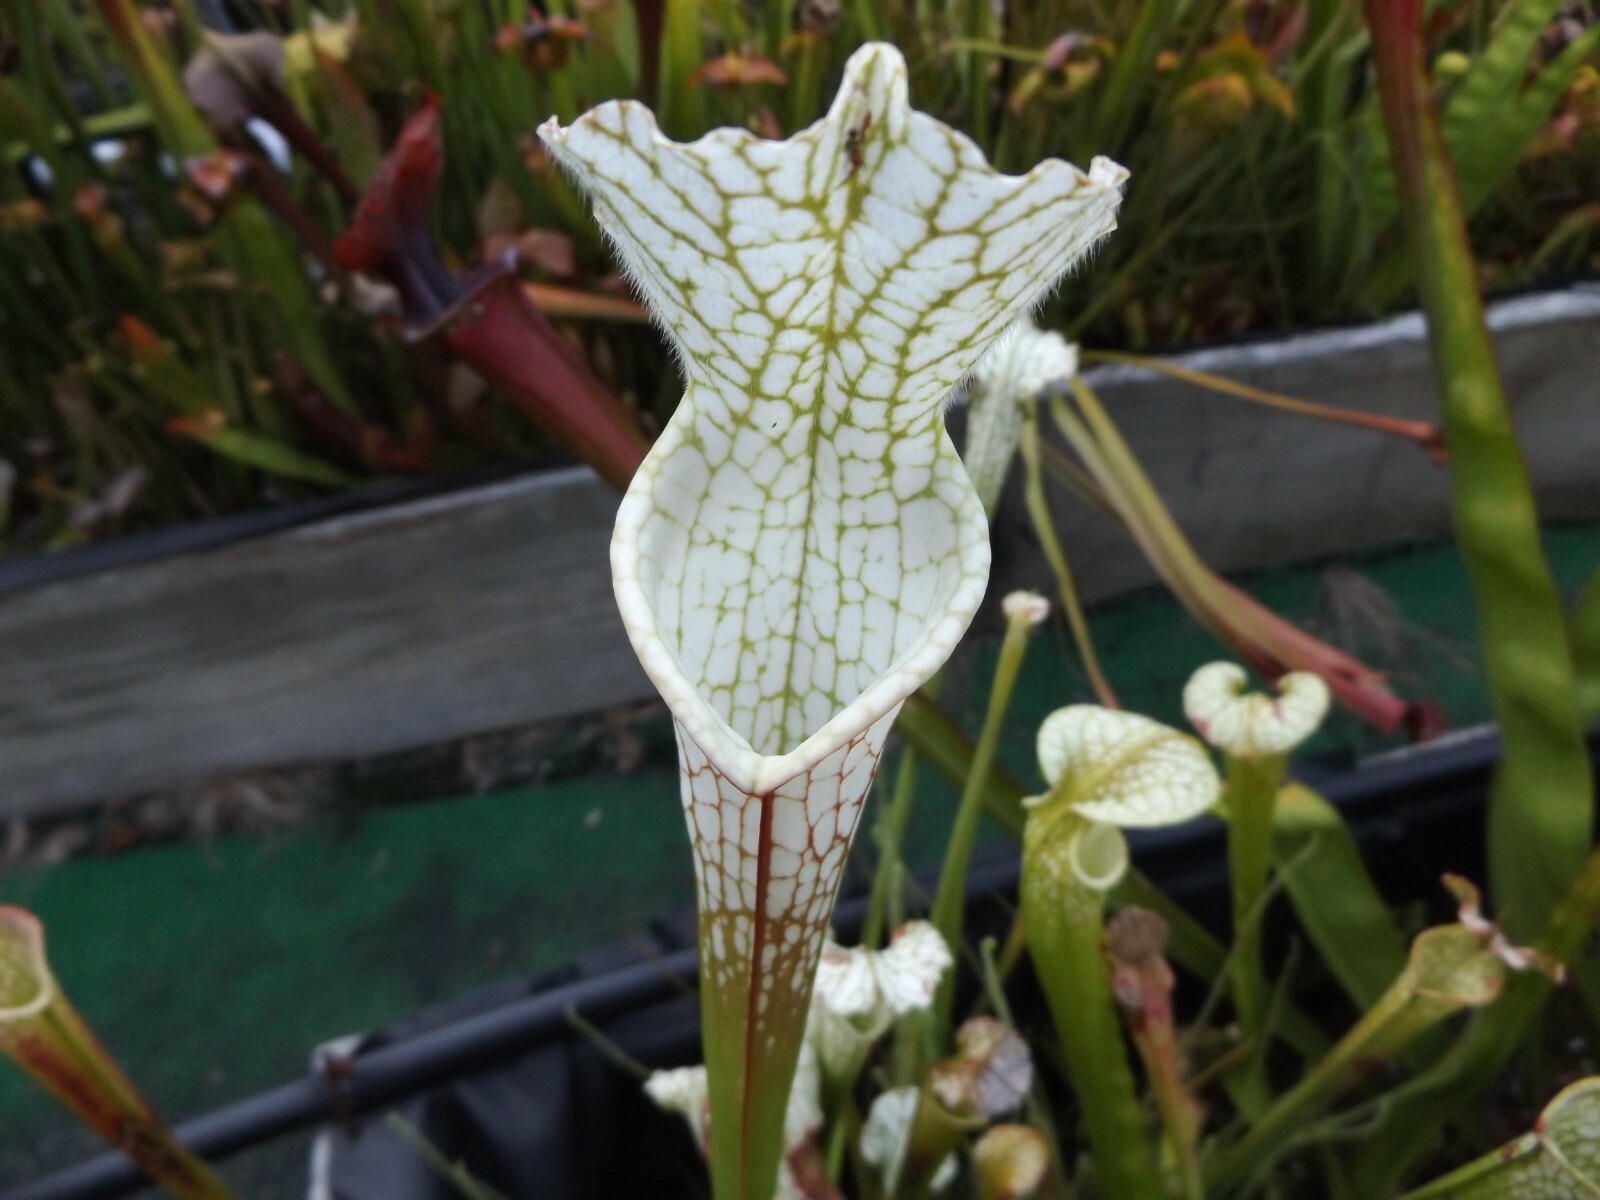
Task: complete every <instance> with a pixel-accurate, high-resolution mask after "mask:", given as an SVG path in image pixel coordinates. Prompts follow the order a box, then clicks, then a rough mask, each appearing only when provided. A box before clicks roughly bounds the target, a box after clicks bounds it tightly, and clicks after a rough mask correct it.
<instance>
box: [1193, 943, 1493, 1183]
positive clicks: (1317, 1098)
mask: <svg viewBox="0 0 1600 1200" xmlns="http://www.w3.org/2000/svg"><path fill="white" fill-rule="evenodd" d="M1504 978H1505V976H1504V970H1503V968H1502V967H1501V965H1500V962H1499V960H1498V959H1496V958H1495V957H1494V955H1493V954H1492V953H1490V951H1489V950H1488V948H1487V946H1486V944H1485V941H1484V939H1483V938H1481V937H1479V936H1478V935H1477V934H1475V933H1472V932H1471V931H1469V930H1467V929H1465V928H1463V927H1462V926H1460V925H1447V926H1441V927H1439V928H1436V929H1429V930H1425V931H1424V932H1423V933H1421V934H1419V935H1418V937H1417V940H1416V943H1415V944H1414V945H1413V947H1412V951H1411V957H1410V961H1409V962H1408V963H1407V964H1406V969H1405V970H1404V971H1402V972H1401V974H1400V977H1399V978H1398V979H1396V980H1395V982H1394V984H1393V985H1392V986H1391V987H1390V988H1389V990H1388V991H1387V992H1385V993H1384V995H1383V997H1382V998H1381V999H1380V1000H1379V1001H1378V1003H1377V1004H1375V1005H1373V1006H1372V1008H1370V1009H1369V1010H1368V1011H1367V1012H1366V1014H1365V1015H1363V1016H1362V1018H1361V1019H1360V1020H1359V1021H1357V1022H1356V1024H1355V1026H1354V1027H1353V1028H1352V1029H1351V1030H1350V1031H1349V1032H1348V1033H1347V1034H1345V1036H1344V1037H1343V1038H1341V1039H1340V1040H1339V1042H1338V1044H1337V1045H1336V1046H1334V1048H1333V1049H1332V1050H1330V1051H1329V1052H1328V1054H1327V1055H1326V1056H1325V1057H1324V1058H1323V1059H1322V1060H1321V1061H1319V1062H1318V1063H1317V1064H1316V1065H1315V1066H1314V1067H1312V1068H1311V1070H1310V1071H1308V1072H1307V1073H1306V1074H1305V1076H1304V1077H1302V1078H1301V1080H1300V1082H1299V1083H1297V1084H1295V1086H1294V1087H1293V1088H1291V1089H1290V1090H1289V1091H1288V1092H1286V1093H1285V1094H1284V1095H1283V1096H1281V1097H1279V1099H1278V1100H1277V1102H1276V1103H1275V1104H1273V1105H1272V1106H1271V1108H1269V1109H1268V1110H1267V1111H1266V1112H1265V1113H1264V1114H1263V1115H1262V1116H1261V1117H1260V1118H1258V1119H1257V1120H1255V1121H1254V1122H1252V1124H1251V1126H1250V1129H1249V1132H1248V1133H1246V1134H1245V1135H1244V1137H1242V1138H1241V1139H1240V1140H1239V1141H1237V1142H1235V1143H1234V1144H1233V1145H1232V1146H1229V1147H1228V1148H1227V1149H1226V1150H1224V1151H1223V1152H1222V1153H1221V1154H1220V1155H1218V1156H1217V1157H1216V1158H1215V1159H1213V1160H1212V1161H1211V1163H1210V1164H1209V1165H1208V1166H1207V1168H1206V1172H1205V1179H1206V1187H1207V1190H1208V1191H1209V1192H1211V1193H1212V1194H1213V1195H1221V1194H1223V1193H1225V1192H1227V1191H1228V1190H1229V1189H1231V1188H1235V1187H1237V1186H1239V1185H1240V1184H1241V1183H1243V1182H1244V1181H1245V1180H1246V1179H1248V1178H1249V1177H1250V1176H1251V1175H1252V1174H1253V1173H1254V1172H1256V1171H1257V1170H1259V1169H1260V1168H1262V1167H1263V1166H1265V1165H1266V1164H1267V1163H1269V1162H1270V1161H1271V1160H1272V1159H1273V1158H1274V1157H1275V1156H1276V1155H1277V1154H1278V1153H1279V1152H1281V1150H1282V1149H1283V1147H1284V1146H1285V1145H1286V1144H1287V1143H1288V1142H1289V1141H1290V1140H1291V1139H1292V1137H1293V1135H1294V1132H1295V1130H1296V1129H1297V1128H1298V1127H1299V1126H1301V1125H1302V1124H1303V1123H1304V1122H1305V1121H1306V1120H1307V1119H1308V1118H1309V1117H1311V1116H1313V1115H1314V1114H1316V1113H1318V1112H1320V1111H1321V1110H1322V1109H1323V1108H1325V1107H1326V1106H1327V1105H1328V1104H1329V1103H1331V1102H1332V1100H1333V1099H1334V1098H1335V1097H1336V1096H1337V1095H1338V1093H1339V1092H1340V1091H1342V1090H1343V1089H1344V1088H1346V1087H1347V1086H1349V1085H1350V1084H1351V1083H1352V1082H1353V1081H1355V1080H1357V1079H1359V1078H1360V1075H1361V1071H1360V1069H1359V1068H1360V1066H1361V1064H1363V1063H1371V1062H1377V1061H1382V1060H1385V1059H1391V1058H1394V1057H1396V1056H1397V1055H1399V1054H1400V1053H1401V1052H1402V1051H1403V1050H1404V1049H1405V1048H1406V1047H1407V1046H1409V1045H1410V1044H1411V1043H1412V1042H1414V1041H1415V1040H1416V1039H1417V1037H1418V1036H1420V1035H1421V1034H1422V1033H1424V1032H1425V1031H1426V1030H1428V1029H1431V1028H1432V1027H1433V1026H1435V1025H1437V1024H1438V1023H1439V1022H1440V1021H1442V1020H1444V1019H1445V1018H1446V1017H1448V1016H1450V1015H1452V1014H1453V1013H1456V1012H1459V1011H1460V1010H1461V1009H1462V1008H1465V1007H1481V1006H1483V1005H1486V1004H1488V1003H1490V1002H1491V1001H1492V1000H1494V999H1495V998H1496V997H1497V996H1498V995H1499V994H1500V990H1501V986H1502V984H1503V982H1504ZM1357 1191H1358V1194H1360V1195H1363V1196H1365V1195H1372V1196H1378V1195H1383V1194H1386V1193H1384V1192H1368V1191H1365V1190H1362V1189H1359V1188H1358V1189H1357Z"/></svg>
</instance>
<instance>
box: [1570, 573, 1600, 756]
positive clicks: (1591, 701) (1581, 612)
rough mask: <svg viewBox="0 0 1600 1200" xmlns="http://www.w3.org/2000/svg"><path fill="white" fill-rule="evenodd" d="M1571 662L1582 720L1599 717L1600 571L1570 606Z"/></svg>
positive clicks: (1597, 718) (1592, 577)
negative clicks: (1576, 682) (1576, 679)
mask: <svg viewBox="0 0 1600 1200" xmlns="http://www.w3.org/2000/svg"><path fill="white" fill-rule="evenodd" d="M1570 628H1571V631H1572V666H1573V670H1574V671H1575V672H1576V673H1577V677H1578V710H1579V715H1580V716H1581V718H1582V720H1583V722H1584V724H1586V725H1587V724H1588V723H1589V722H1591V721H1595V720H1600V571H1596V572H1595V573H1594V574H1593V575H1592V576H1591V577H1590V579H1589V583H1588V585H1587V586H1586V587H1585V588H1584V589H1583V591H1582V593H1581V594H1580V595H1579V596H1578V602H1577V604H1575V605H1574V606H1573V609H1572V622H1571V626H1570Z"/></svg>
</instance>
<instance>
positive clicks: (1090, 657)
mask: <svg viewBox="0 0 1600 1200" xmlns="http://www.w3.org/2000/svg"><path fill="white" fill-rule="evenodd" d="M1017 449H1018V450H1019V451H1020V452H1021V454H1022V463H1023V467H1024V469H1025V470H1026V472H1027V475H1026V480H1025V482H1024V485H1023V494H1024V496H1025V498H1026V500H1027V505H1028V516H1029V517H1030V518H1031V519H1032V521H1033V528H1034V531H1035V532H1036V533H1037V534H1038V535H1039V545H1040V547H1041V548H1043V550H1044V557H1045V561H1046V562H1048V563H1049V564H1050V571H1051V573H1052V574H1053V575H1054V576H1055V577H1056V594H1057V595H1058V596H1059V597H1060V598H1061V609H1062V611H1063V612H1064V613H1065V614H1066V617H1067V627H1068V628H1069V629H1070V630H1071V631H1072V642H1073V645H1075V646H1076V647H1077V649H1078V659H1079V661H1081V662H1082V663H1083V669H1084V673H1085V674H1087V675H1088V676H1089V684H1090V686H1091V687H1093V688H1094V694H1095V699H1096V700H1098V701H1099V702H1100V703H1101V704H1102V705H1104V706H1105V707H1106V708H1118V707H1120V705H1118V703H1117V694H1116V692H1114V691H1112V689H1111V684H1110V683H1109V682H1108V681H1107V679H1106V677H1105V673H1104V672H1103V671H1102V670H1101V669H1100V657H1099V655H1097V654H1096V653H1095V649H1094V639H1093V638H1092V637H1090V636H1089V622H1088V619H1087V618H1086V617H1085V616H1084V613H1083V604H1082V602H1081V601H1080V600H1079V598H1078V588H1077V584H1076V583H1075V582H1074V580H1073V577H1072V568H1071V567H1070V566H1069V565H1068V564H1067V555H1066V551H1065V550H1063V549H1062V548H1061V537H1060V535H1059V534H1057V532H1056V524H1055V519H1054V518H1053V517H1052V516H1051V515H1050V503H1049V501H1048V500H1047V499H1046V497H1045V492H1044V475H1043V471H1042V469H1041V467H1040V457H1041V454H1040V441H1039V410H1038V406H1037V405H1036V404H1030V405H1029V406H1028V410H1027V416H1026V417H1025V418H1024V419H1023V422H1022V432H1021V436H1020V437H1019V438H1018V440H1017Z"/></svg>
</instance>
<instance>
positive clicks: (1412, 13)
mask: <svg viewBox="0 0 1600 1200" xmlns="http://www.w3.org/2000/svg"><path fill="white" fill-rule="evenodd" d="M1366 12H1367V23H1368V25H1369V26H1370V28H1371V31H1372V46H1373V61H1374V65H1375V67H1376V69H1377V74H1378V84H1379V90H1380V95H1381V99H1382V102H1383V112H1384V120H1385V124H1386V127H1387V130H1388V142H1389V154H1390V159H1391V161H1392V163H1393V166H1394V173H1395V177H1396V182H1397V184H1398V187H1399V190H1400V199H1401V209H1402V212H1403V214H1404V216H1405V223H1406V228H1407V232H1408V234H1409V236H1410V242H1411V247H1412V252H1413V255H1414V258H1415V263H1416V275H1417V281H1418V288H1419V291H1420V293H1421V296H1422V304H1423V308H1424V309H1425V310H1426V312H1427V314H1428V335H1429V342H1430V345H1431V347H1432V351H1433V365H1434V373H1435V376H1436V377H1437V379H1438V381H1439V393H1440V406H1441V409H1442V415H1443V423H1444V430H1445V441H1446V444H1447V446H1448V447H1449V453H1450V484H1451V499H1452V508H1453V511H1454V514H1455V522H1456V533H1457V538H1458V541H1459V544H1460V547H1461V554H1462V558H1463V560H1464V561H1465V565H1466V569H1467V575H1468V577H1469V579H1470V581H1471V584H1472V590H1473V595H1474V597H1475V599H1476V602H1477V608H1478V619H1479V625H1480V629H1481V641H1482V645H1483V656H1484V669H1485V674H1486V675H1487V677H1488V682H1489V690H1490V694H1491V697H1492V700H1493V703H1494V710H1495V716H1496V719H1497V721H1498V722H1499V726H1500V733H1501V738H1502V751H1501V763H1500V768H1499V770H1498V771H1497V773H1496V776H1495V780H1494V783H1493V786H1492V788H1491V791H1490V796H1489V836H1488V844H1489V882H1490V889H1491V891H1492V892H1493V893H1494V895H1495V897H1496V900H1497V903H1498V905H1499V907H1500V909H1501V912H1502V914H1503V917H1504V920H1505V924H1506V930H1507V933H1508V934H1509V935H1510V936H1511V937H1512V938H1513V939H1514V940H1520V939H1524V938H1526V937H1528V936H1529V935H1530V934H1531V933H1532V931H1534V930H1536V929H1538V928H1539V926H1540V925H1541V924H1542V923H1543V921H1544V919H1545V918H1546V916H1547V915H1548V914H1549V913H1550V911H1551V909H1552V908H1553V907H1554V906H1555V904H1556V902H1557V901H1558V900H1559V899H1560V897H1561V895H1562V892H1563V891H1564V889H1565V888H1566V887H1567V886H1568V884H1569V883H1571V881H1572V880H1573V878H1574V877H1575V876H1576V875H1577V873H1578V871H1579V869H1580V868H1581V867H1582V865H1583V860H1584V855H1585V854H1586V852H1587V851H1588V848H1589V845H1590V837H1591V827H1592V824H1593V782H1592V780H1591V778H1590V774H1589V764H1588V757H1587V754H1586V751H1585V747H1584V742H1583V733H1582V724H1581V722H1580V720H1579V710H1578V700H1577V690H1576V686H1575V683H1574V675H1573V665H1572V651H1571V648H1570V646H1569V645H1568V643H1567V636H1566V625H1565V620H1564V617H1563V614H1562V611H1561V601H1560V597H1559V595H1558V593H1557V590H1556V586H1555V582H1554V580H1553V579H1552V578H1551V575H1550V570H1549V566H1548V564H1547V563H1546V561H1545V558H1544V554H1543V550H1542V548H1541V545H1540V541H1539V521H1538V514H1537V512H1536V511H1535V509H1534V504H1533V494H1532V490H1531V488H1530V486H1529V483H1528V473H1527V468H1526V466H1525V465H1524V463H1523V459H1522V454H1521V450H1520V447H1519V446H1518V444H1517V439H1516V432H1515V430H1514V429H1513V427H1512V423H1511V417H1510V411H1509V407H1508V405H1507V403H1506V397H1505V393H1504V390H1503V388H1502V386H1501V382H1500V376H1499V371H1498V368H1497V366H1496V363H1495V357H1494V347H1493V345H1492V344H1491V342H1490V340H1489V334H1488V330H1487V327H1486V326H1485V325H1484V318H1483V302H1482V299H1481V297H1480V296H1479V293H1478V279H1477V272H1476V269H1475V263H1474V260H1473V256H1472V250H1471V246H1470V244H1469V242H1468V240H1467V231H1466V225H1465V221H1464V219H1463V216H1462V210H1461V203H1460V199H1459V197H1458V195H1457V192H1456V188H1455V181H1454V177H1453V174H1452V170H1451V165H1450V160H1449V158H1448V156H1447V155H1446V152H1445V147H1444V143H1443V140H1442V138H1441V136H1440V133H1439V126H1438V122H1437V120H1436V118H1435V114H1434V112H1433V109H1432V104H1431V95H1430V88H1429V84H1428V79H1427V75H1426V71H1425V68H1424V60H1423V55H1424V47H1423V43H1422V38H1421V36H1420V26H1421V20H1422V0H1366Z"/></svg>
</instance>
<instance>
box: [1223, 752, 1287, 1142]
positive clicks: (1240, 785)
mask: <svg viewBox="0 0 1600 1200" xmlns="http://www.w3.org/2000/svg"><path fill="white" fill-rule="evenodd" d="M1284 766H1285V760H1284V758H1283V757H1282V756H1280V755H1268V756H1263V757H1261V758H1254V759H1252V758H1240V757H1235V756H1233V755H1228V756H1227V784H1226V788H1225V790H1224V792H1223V802H1224V803H1225V804H1226V805H1227V806H1228V814H1229V817H1230V819H1229V821H1228V880H1229V885H1230V889H1231V891H1232V893H1233V957H1232V959H1231V961H1230V964H1229V971H1230V974H1231V975H1232V977H1233V1007H1234V1012H1235V1015H1236V1016H1237V1018H1238V1021H1239V1028H1240V1030H1241V1031H1242V1032H1243V1033H1244V1035H1245V1036H1246V1037H1247V1038H1249V1039H1251V1040H1252V1042H1253V1043H1254V1044H1253V1045H1252V1047H1251V1053H1250V1056H1249V1058H1248V1059H1247V1060H1246V1064H1245V1066H1244V1068H1243V1070H1242V1071H1241V1072H1240V1074H1239V1076H1238V1090H1237V1091H1236V1094H1235V1099H1236V1100H1237V1101H1238V1102H1239V1104H1240V1107H1241V1108H1244V1109H1245V1110H1246V1111H1247V1112H1261V1111H1262V1110H1264V1109H1265V1108H1266V1106H1267V1103H1268V1102H1269V1100H1270V1099H1271V1088H1270V1086H1269V1084H1268V1081H1267V1073H1266V1046H1265V1045H1264V1044H1263V1039H1264V1038H1265V1036H1266V1028H1267V1014H1268V1010H1269V1008H1270V1007H1271V1003H1272V989H1271V988H1270V986H1269V985H1268V983H1267V977H1266V971H1265V968H1264V967H1263V965H1262V962H1261V909H1262V907H1263V896H1264V895H1265V893H1266V890H1267V880H1268V878H1269V877H1270V875H1271V874H1272V811H1273V807H1274V805H1275V804H1276V801H1277V797H1278V785H1279V784H1281V783H1282V782H1283V772H1284Z"/></svg>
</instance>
